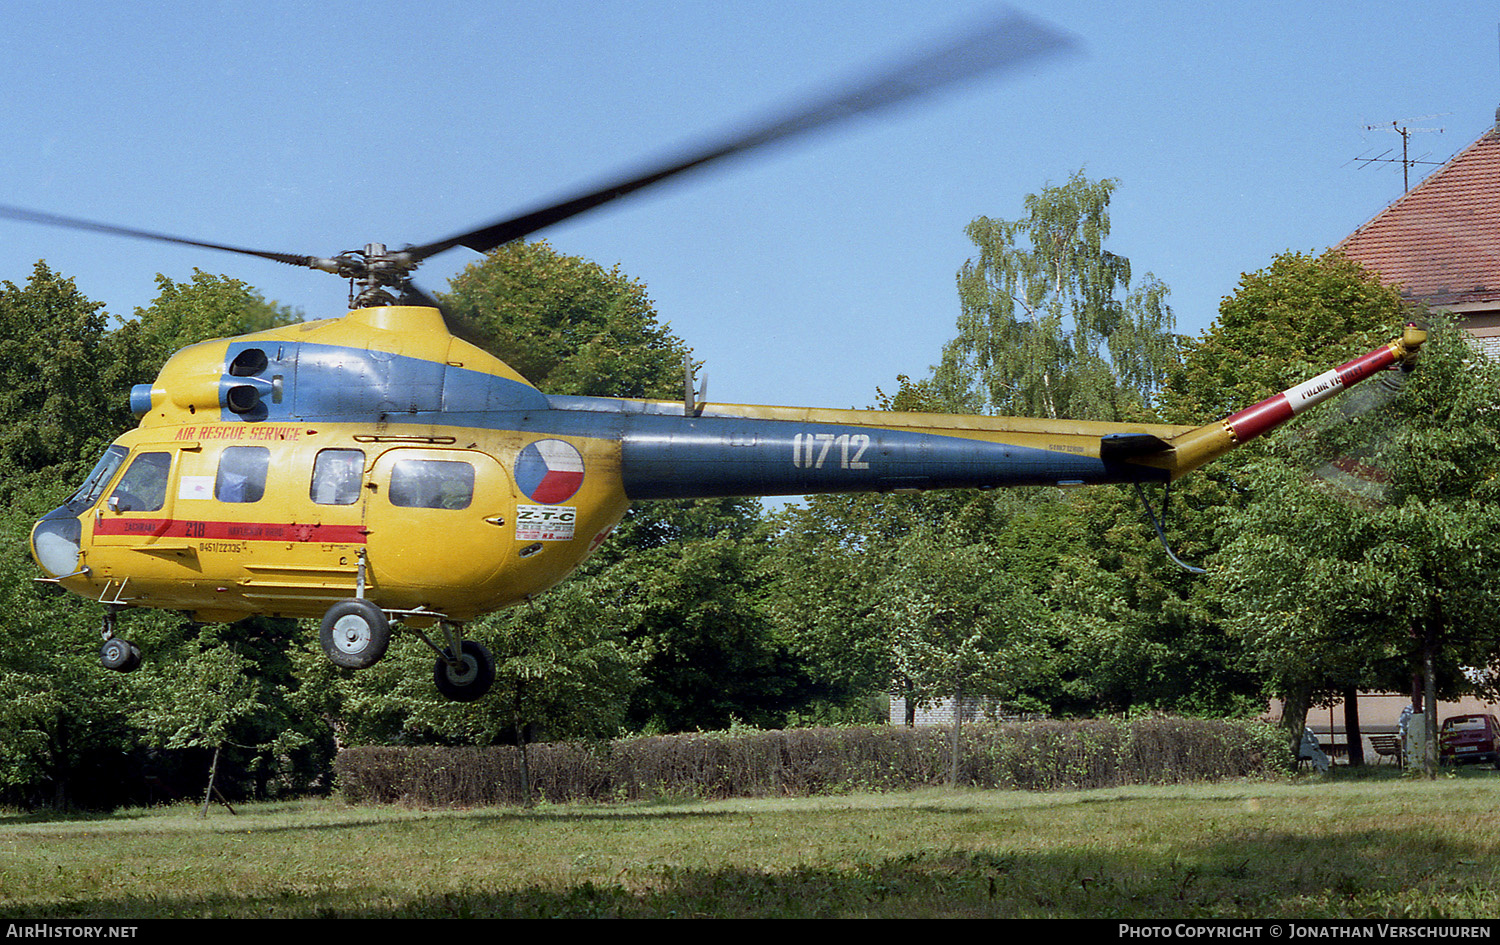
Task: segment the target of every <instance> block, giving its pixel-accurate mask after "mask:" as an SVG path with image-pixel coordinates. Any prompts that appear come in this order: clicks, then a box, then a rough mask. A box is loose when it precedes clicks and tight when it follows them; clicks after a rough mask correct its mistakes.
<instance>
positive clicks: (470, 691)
mask: <svg viewBox="0 0 1500 945" xmlns="http://www.w3.org/2000/svg"><path fill="white" fill-rule="evenodd" d="M452 653H453V649H452V646H451V644H450V646H449V648H448V649H447V650H444V651H443V655H442V656H440V657H438V661H437V665H436V666H434V667H433V670H432V681H433V682H434V683H435V684H436V685H437V690H438V692H440V693H442V694H443V696H444V698H446V699H448V700H449V701H451V702H473V701H474V700H475V699H478V698H479V697H480V696H482V695H484V694H485V693H487V692H489V691H490V687H491V686H493V685H494V684H495V658H494V657H493V656H491V655H490V651H489V650H487V649H485V647H484V645H483V644H481V643H477V642H475V641H473V640H464V641H463V642H462V643H461V644H459V648H458V656H457V658H454V657H453V655H452Z"/></svg>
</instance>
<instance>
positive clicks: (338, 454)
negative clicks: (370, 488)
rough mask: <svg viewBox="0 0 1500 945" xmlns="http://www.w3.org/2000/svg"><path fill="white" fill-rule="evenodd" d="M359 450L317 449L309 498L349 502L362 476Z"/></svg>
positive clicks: (330, 502) (321, 501) (324, 502)
mask: <svg viewBox="0 0 1500 945" xmlns="http://www.w3.org/2000/svg"><path fill="white" fill-rule="evenodd" d="M364 471H365V454H364V451H363V450H319V451H318V456H317V458H316V459H314V460H313V474H312V491H311V496H312V500H313V501H314V502H316V503H318V504H319V505H353V504H354V503H355V502H357V501H359V483H360V479H361V478H362V477H363V476H364Z"/></svg>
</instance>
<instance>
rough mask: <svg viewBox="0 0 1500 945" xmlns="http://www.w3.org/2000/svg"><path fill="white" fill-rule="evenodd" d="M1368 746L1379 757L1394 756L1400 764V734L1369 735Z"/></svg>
mask: <svg viewBox="0 0 1500 945" xmlns="http://www.w3.org/2000/svg"><path fill="white" fill-rule="evenodd" d="M1370 747H1371V748H1373V749H1375V754H1377V755H1379V756H1380V757H1381V758H1394V759H1395V762H1396V764H1398V765H1399V764H1401V736H1399V735H1371V736H1370Z"/></svg>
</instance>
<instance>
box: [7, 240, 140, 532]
mask: <svg viewBox="0 0 1500 945" xmlns="http://www.w3.org/2000/svg"><path fill="white" fill-rule="evenodd" d="M106 333H107V319H106V316H105V314H104V312H103V306H102V305H101V304H100V303H98V302H91V301H89V300H88V299H87V298H85V297H84V296H83V294H82V293H81V292H79V291H78V287H77V286H76V285H74V283H73V280H72V279H68V278H65V277H63V276H61V275H58V274H57V273H54V272H53V271H52V270H51V269H49V268H48V267H47V264H46V263H44V262H38V263H37V264H36V267H35V269H34V270H33V271H32V274H31V278H30V279H29V280H28V281H27V283H26V285H25V286H24V287H18V286H16V285H15V284H13V283H11V282H5V283H0V498H3V500H4V501H5V503H6V505H8V506H10V507H13V508H14V507H17V506H20V507H23V508H24V509H25V511H27V512H35V513H39V512H42V511H45V510H46V509H47V508H50V507H51V506H53V505H56V504H57V502H58V501H59V500H60V499H61V498H62V497H63V496H65V495H66V494H67V490H68V489H70V488H71V485H70V484H72V485H76V481H77V480H78V479H81V478H82V477H83V475H84V474H85V473H87V472H88V469H89V467H90V466H91V465H92V464H93V462H94V461H95V459H97V458H98V454H99V452H100V451H101V450H102V449H103V448H104V444H105V443H107V442H108V441H109V440H110V439H111V438H112V437H113V436H114V435H115V430H114V427H113V424H112V423H111V422H109V421H107V420H106V421H105V422H101V419H103V418H106V417H109V416H110V415H111V414H112V413H113V411H112V410H111V406H110V403H109V400H108V392H107V390H106V388H105V387H104V386H103V385H102V384H101V383H100V379H101V378H102V377H103V376H104V374H105V372H106V366H107V364H108V363H109V362H108V355H107V352H106V351H105V341H106Z"/></svg>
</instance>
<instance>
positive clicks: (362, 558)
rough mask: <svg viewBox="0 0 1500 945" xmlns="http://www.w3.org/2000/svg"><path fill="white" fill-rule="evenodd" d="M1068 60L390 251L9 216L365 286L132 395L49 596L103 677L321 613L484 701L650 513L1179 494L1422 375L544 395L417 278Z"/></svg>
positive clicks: (760, 137)
mask: <svg viewBox="0 0 1500 945" xmlns="http://www.w3.org/2000/svg"><path fill="white" fill-rule="evenodd" d="M1069 44H1070V40H1069V38H1068V37H1066V36H1065V35H1063V34H1061V33H1059V32H1057V31H1055V30H1053V29H1051V28H1050V27H1046V26H1043V25H1041V24H1039V23H1036V22H1035V21H1032V20H1030V19H1028V18H1026V17H1023V16H1021V15H1019V14H1007V15H1006V16H1004V17H1002V18H1000V19H998V20H995V21H994V22H991V23H988V24H981V25H980V26H978V27H975V28H971V29H969V30H966V31H965V33H964V34H963V35H961V36H960V37H959V38H958V39H957V40H954V41H952V42H950V43H947V44H944V45H940V46H938V47H935V48H933V49H930V50H926V51H923V52H922V53H920V54H919V55H917V56H916V57H914V58H910V59H907V60H903V61H901V62H899V63H897V64H896V65H895V66H892V67H889V68H884V69H881V70H879V71H877V72H875V73H874V74H873V75H872V77H870V78H868V79H865V80H861V81H858V82H855V83H853V84H852V85H847V86H841V87H839V88H837V89H836V90H835V91H834V92H833V93H832V94H829V95H823V96H817V97H815V98H813V99H812V101H811V104H809V105H798V106H795V107H793V108H792V109H790V110H788V111H783V112H779V113H776V114H774V115H773V116H772V117H771V118H769V119H765V120H761V121H758V122H754V123H752V124H751V125H750V126H749V128H748V130H744V131H740V132H735V133H731V134H730V135H727V136H725V137H723V138H719V139H714V140H710V141H709V142H708V143H707V144H704V145H700V146H697V147H692V148H688V149H686V150H685V151H683V152H681V153H679V154H678V155H675V156H673V157H670V158H667V159H665V160H662V161H657V162H654V163H651V164H649V165H648V166H646V167H645V168H644V169H643V170H638V171H633V172H629V173H626V174H623V175H621V176H619V177H617V178H614V179H612V180H609V181H607V182H606V183H604V184H602V185H599V186H594V187H591V188H588V189H585V190H582V191H581V192H579V193H578V194H576V195H572V196H569V197H566V198H565V199H562V200H558V201H554V202H551V203H548V204H545V205H543V206H541V207H540V208H537V209H533V210H530V211H527V212H524V213H521V214H519V215H514V216H511V217H507V218H505V219H502V220H499V221H496V222H493V223H489V224H486V225H484V226H482V227H479V228H477V229H473V230H469V231H466V232H463V233H459V234H455V235H452V236H449V237H446V238H444V239H440V240H437V241H434V242H430V243H426V244H421V245H417V246H406V247H404V248H401V249H396V250H392V249H389V248H387V246H386V245H384V244H380V243H369V244H366V245H365V246H364V247H363V248H362V249H360V250H352V251H348V252H344V253H340V254H338V255H336V256H332V257H318V256H308V255H297V254H289V253H280V252H268V251H263V250H257V249H250V248H245V247H238V246H233V245H229V244H223V243H216V242H208V241H203V240H197V239H190V238H185V237H179V236H174V235H170V234H164V233H157V232H153V231H149V230H143V229H137V228H133V227H125V226H118V225H114V224H108V223H100V222H96V221H91V220H86V219H82V218H77V217H69V216H59V215H55V214H50V213H42V212H38V211H34V210H26V209H22V208H15V207H0V216H3V217H6V218H9V219H13V220H19V221H25V222H32V223H40V224H46V225H51V226H60V227H68V228H72V229H82V230H91V231H95V232H99V233H101V234H106V235H112V236H123V237H132V238H138V239H146V240H155V241H161V242H170V243H177V244H183V245H188V246H194V247H200V248H204V249H210V250H217V251H225V252H230V253H237V254H242V255H249V256H255V257H260V258H264V259H270V260H274V261H277V262H281V263H287V264H290V265H295V266H300V267H305V268H309V269H314V270H319V271H323V272H329V273H333V274H336V275H338V276H340V277H342V278H346V279H348V280H349V282H350V311H349V312H348V313H347V314H345V315H343V316H341V317H338V318H327V319H318V320H311V321H304V322H302V323H299V324H295V325H290V326H284V327H280V328H273V329H270V330H267V331H261V332H257V333H254V334H249V335H242V336H238V337H234V338H227V339H217V340H212V341H205V342H202V343H199V344H195V345H191V346H189V347H186V348H184V349H182V350H180V351H178V352H176V353H175V354H174V355H173V356H172V357H171V358H170V359H169V360H168V361H167V363H166V364H165V366H164V367H163V368H162V370H161V372H160V374H159V375H158V377H157V378H156V380H155V381H154V382H153V383H151V384H142V385H137V386H136V387H135V388H133V389H132V390H131V391H130V392H129V397H130V405H131V409H132V412H133V413H134V415H135V416H136V417H137V418H138V420H139V424H138V426H137V427H136V428H135V429H133V430H131V431H129V432H127V433H125V434H124V435H122V436H120V437H119V438H117V439H116V440H115V441H114V442H113V443H112V444H111V445H110V446H109V447H108V448H107V449H106V450H105V452H104V455H103V456H102V457H101V458H100V459H99V461H98V463H97V465H95V466H94V468H93V470H92V471H91V472H90V473H89V474H88V476H87V477H86V478H85V480H84V482H83V483H82V484H81V485H80V486H79V488H78V489H77V490H76V491H75V492H74V493H73V494H72V496H70V497H69V498H68V499H67V500H66V501H65V502H63V504H62V505H60V506H59V507H58V508H57V509H55V510H53V511H52V512H50V513H48V514H47V515H46V516H44V517H43V518H42V519H41V520H40V521H38V522H37V523H36V524H35V526H34V528H33V530H32V534H31V552H32V556H33V558H34V559H35V561H36V563H37V564H38V566H39V567H40V568H41V570H42V571H43V572H44V573H45V577H42V578H39V579H38V580H41V581H45V582H48V583H51V584H55V585H58V586H60V587H62V588H65V589H66V590H68V591H70V592H72V593H74V594H77V595H79V596H81V597H86V598H88V599H91V600H95V601H98V602H100V603H102V604H104V605H105V617H104V622H103V626H102V628H101V636H102V639H103V642H102V644H101V647H100V661H101V663H102V665H103V666H104V667H106V668H108V669H111V670H118V671H124V672H128V671H130V670H133V669H135V668H137V667H138V666H139V665H140V663H141V660H142V654H141V651H140V649H139V648H138V647H137V646H136V645H135V644H133V643H131V642H130V641H129V640H128V639H126V638H125V637H124V636H122V635H121V634H120V633H119V632H118V629H119V626H118V617H119V615H120V614H121V613H122V612H123V611H125V610H127V609H129V608H142V607H148V608H162V609H170V610H175V611H181V612H184V613H186V614H188V615H189V616H190V617H191V618H192V619H194V620H197V621H200V622H225V623H230V622H234V621H237V620H240V619H242V618H246V617H250V616H254V615H266V616H276V617H290V618H309V619H313V620H318V621H319V622H320V623H319V641H320V645H321V647H322V649H323V651H324V653H325V655H326V656H327V658H328V659H329V660H330V661H331V662H332V663H333V664H335V665H336V666H340V667H344V668H347V669H352V670H359V669H365V668H368V667H370V666H372V665H374V664H375V663H376V662H378V661H379V660H380V659H381V658H382V657H383V656H384V655H385V653H386V651H387V649H388V647H389V644H390V640H391V637H392V634H393V633H394V632H395V631H396V630H398V629H399V630H401V631H403V632H409V633H412V634H414V635H415V636H417V637H418V638H419V639H420V640H421V641H422V642H423V643H424V644H425V645H426V646H427V647H429V648H430V649H431V650H432V651H433V653H434V654H435V657H436V659H435V663H434V669H433V678H434V683H435V685H436V687H437V689H438V691H439V692H440V693H441V694H442V695H443V696H445V697H446V698H448V699H450V700H453V701H458V702H465V701H471V700H474V699H478V698H480V697H482V696H483V695H484V694H485V693H486V692H487V691H488V690H489V689H490V687H491V686H492V685H493V682H494V679H495V664H494V659H493V657H492V655H491V654H490V653H489V652H488V650H487V649H486V648H485V647H484V646H483V645H482V644H481V643H479V642H478V641H475V640H471V639H464V637H463V634H462V628H463V625H464V624H465V623H467V622H469V621H471V620H473V619H474V618H476V617H478V616H480V615H482V614H485V613H489V612H492V611H495V610H499V609H502V608H505V607H508V606H512V605H514V604H517V603H519V602H522V601H525V600H529V599H531V598H533V597H535V596H536V595H539V594H541V593H543V592H545V591H546V590H548V589H549V588H551V587H553V586H555V585H556V584H558V583H559V582H561V581H563V580H564V579H565V578H566V577H567V576H568V575H569V574H570V573H572V572H573V571H574V569H576V568H577V567H578V565H579V564H580V563H581V562H582V561H583V560H584V559H585V558H586V557H587V556H588V555H589V554H590V553H591V552H592V551H593V550H595V549H596V548H598V547H599V545H600V544H601V543H603V542H604V541H605V539H606V537H607V536H608V535H609V534H610V532H611V530H612V529H613V528H614V526H615V525H616V524H618V523H619V522H620V520H621V519H622V517H623V516H624V515H625V513H626V511H627V509H628V508H629V506H630V505H631V503H633V502H637V501H645V500H654V499H696V498H715V497H727V496H773V495H807V494H814V493H825V492H862V491H884V492H906V491H923V490H930V489H963V488H995V487H1007V486H1021V485H1089V484H1102V483H1124V484H1134V485H1135V486H1136V487H1137V488H1139V487H1140V486H1141V485H1142V484H1145V483H1170V482H1171V481H1173V480H1175V479H1177V478H1179V477H1181V476H1183V475H1185V474H1187V473H1189V472H1191V471H1193V470H1195V469H1197V468H1198V467H1200V466H1202V465H1203V464H1205V463H1207V462H1209V461H1211V460H1213V459H1214V458H1216V457H1218V456H1221V455H1223V454H1224V453H1226V452H1228V451H1229V450H1231V449H1233V448H1235V447H1237V446H1239V445H1241V444H1243V443H1245V442H1247V441H1248V440H1250V439H1253V438H1254V437H1256V436H1259V435H1261V434H1263V433H1265V432H1267V431H1269V430H1271V429H1273V428H1274V427H1276V426H1277V425H1279V424H1281V423H1283V422H1285V421H1286V420H1289V419H1290V418H1291V417H1292V416H1294V415H1295V414H1297V413H1300V412H1301V411H1302V410H1305V409H1307V408H1309V407H1311V406H1313V405H1315V404H1317V403H1321V402H1322V401H1324V400H1327V399H1328V398H1330V397H1333V396H1334V395H1336V394H1338V393H1340V392H1342V391H1343V390H1345V389H1347V388H1349V387H1351V386H1353V385H1354V384H1356V383H1358V382H1360V381H1362V380H1365V379H1367V378H1369V377H1371V376H1374V375H1376V374H1377V373H1378V372H1380V371H1383V370H1386V369H1400V368H1410V367H1411V365H1412V364H1413V363H1414V361H1415V359H1416V357H1417V353H1418V351H1419V349H1420V347H1421V345H1422V343H1423V341H1424V340H1425V333H1423V332H1422V331H1421V330H1419V329H1417V328H1416V327H1414V326H1408V328H1407V329H1406V330H1405V331H1404V332H1403V334H1402V335H1401V336H1400V337H1398V338H1396V339H1393V340H1392V341H1391V342H1389V343H1388V344H1386V345H1384V346H1382V347H1380V348H1379V349H1377V350H1375V351H1372V352H1370V353H1368V354H1366V355H1365V356H1363V357H1361V358H1358V359H1356V360H1354V361H1351V362H1349V363H1347V364H1345V365H1342V366H1340V367H1337V368H1334V369H1332V370H1330V371H1327V372H1325V373H1323V374H1320V375H1319V376H1318V377H1315V378H1313V379H1311V380H1309V381H1307V382H1305V383H1303V384H1299V385H1296V386H1294V387H1292V388H1289V389H1288V390H1286V391H1284V392H1282V393H1280V394H1277V395H1275V396H1273V397H1271V398H1268V399H1266V400H1264V401H1262V402H1261V403H1258V404H1255V405H1253V406H1251V407H1248V408H1246V409H1244V410H1241V411H1238V412H1236V413H1234V414H1231V415H1230V416H1228V417H1225V418H1223V419H1220V420H1216V421H1213V422H1210V423H1207V424H1204V425H1202V426H1180V425H1168V424H1147V423H1104V422H1093V421H1075V420H1044V419H1032V418H1009V417H993V416H969V415H939V414H921V413H901V412H891V411H878V410H841V409H824V408H800V407H782V406H757V405H736V404H725V403H711V402H708V400H707V398H706V388H705V387H704V386H699V385H698V383H697V380H696V379H695V377H694V374H693V370H692V366H691V362H687V363H686V364H685V368H684V385H683V397H682V399H681V400H680V401H676V400H673V401H663V400H630V399H613V398H603V397H582V396H550V395H547V394H544V393H543V392H541V391H540V390H538V389H537V388H536V387H534V386H533V385H532V384H530V383H529V382H528V381H527V380H526V379H525V378H523V377H522V376H521V375H520V374H518V373H517V372H516V371H514V370H513V369H511V368H510V367H509V366H507V365H506V364H504V363H503V362H501V361H500V360H499V359H497V358H495V357H494V356H492V355H490V354H489V353H487V352H485V351H484V350H482V349H480V348H479V347H476V346H475V345H473V344H471V343H469V342H467V341H464V340H462V339H460V338H458V337H456V336H455V335H454V334H453V333H452V332H451V331H450V330H449V326H448V323H447V321H446V320H445V318H444V313H443V312H442V310H441V306H440V305H439V304H438V303H437V301H436V300H435V299H434V298H433V297H432V296H431V295H430V294H428V293H427V292H425V291H424V290H422V289H421V288H420V287H419V286H417V285H416V284H415V283H414V282H413V280H412V273H413V272H414V271H415V270H416V269H417V267H418V266H419V265H420V264H421V263H422V262H423V261H424V260H426V259H428V258H430V257H432V256H434V255H436V254H438V253H442V252H446V251H448V250H451V249H455V248H459V247H464V248H468V249H470V250H473V251H477V252H480V253H487V252H490V251H492V250H494V249H496V248H498V247H500V246H503V245H504V244H506V243H509V242H511V241H513V240H519V239H522V238H525V237H527V236H529V235H531V234H533V233H536V232H538V231H540V230H542V229H544V228H546V227H549V226H551V225H553V224H556V223H558V222H561V221H563V220H566V219H569V218H572V217H574V216H577V215H578V214H581V213H585V212H588V211H591V210H593V209H595V208H597V207H599V206H602V205H604V204H606V203H609V202H611V201H614V200H618V199H621V198H623V197H626V196H628V195H631V194H633V193H636V192H637V191H641V190H643V189H646V188H648V187H651V186H653V185H655V184H658V183H660V182H661V181H663V180H666V179H668V178H671V177H675V176H677V175H680V174H683V173H686V172H689V171H693V170H696V169H698V168H701V167H703V166H705V165H709V164H712V163H716V162H720V161H723V160H725V159H728V158H731V157H734V156H737V155H740V154H744V153H747V152H750V151H754V150H757V149H762V148H765V147H767V146H769V145H771V144H773V143H778V142H781V141H784V140H787V139H790V138H793V137H796V136H799V135H803V134H806V133H808V132H811V131H814V130H817V129H820V128H823V127H826V126H829V125H831V124H834V123H837V122H840V121H844V120H847V119H848V118H851V117H853V116H856V115H861V114H865V113H868V112H872V111H875V110H879V109H884V108H888V107H891V106H894V105H897V104H900V103H903V102H905V101H908V100H910V99H913V98H915V97H917V96H919V95H923V94H926V93H929V92H932V91H935V90H937V89H941V88H944V87H947V86H951V85H954V84H956V83H958V82H962V81H966V80H970V79H974V78H976V77H978V76H981V75H984V74H990V73H995V72H999V71H1004V70H1008V69H1015V68H1017V67H1018V66H1020V65H1023V64H1026V63H1030V62H1034V61H1036V60H1038V59H1039V58H1041V57H1044V56H1047V55H1050V54H1054V53H1056V52H1059V51H1061V50H1063V49H1066V48H1067V47H1068V46H1069ZM1143 498H1144V493H1143ZM1148 510H1149V509H1148ZM1158 530H1159V527H1158ZM1168 553H1169V554H1170V549H1169V550H1168Z"/></svg>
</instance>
